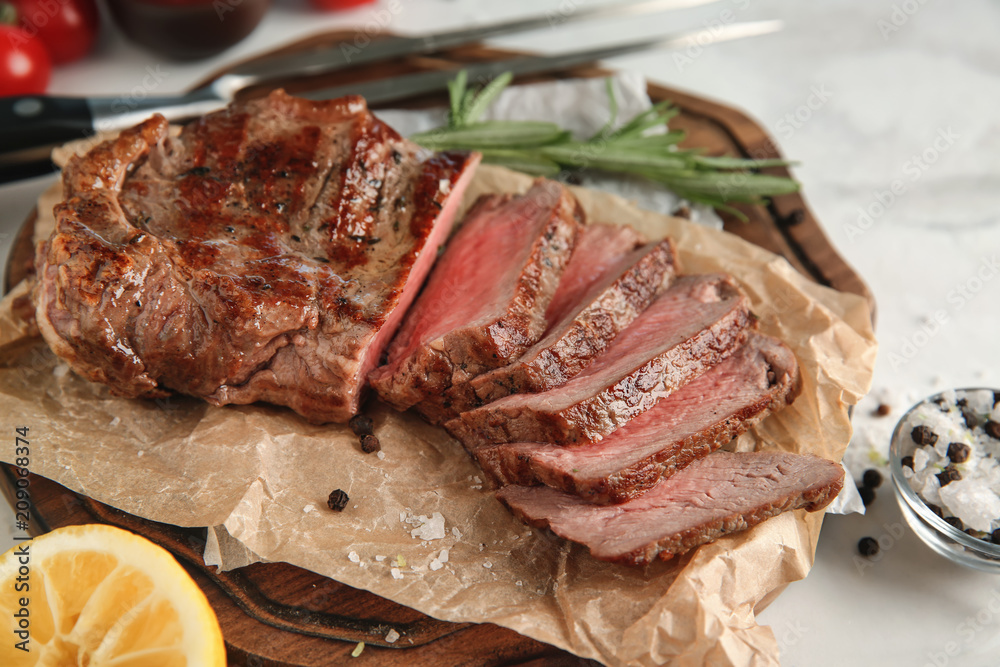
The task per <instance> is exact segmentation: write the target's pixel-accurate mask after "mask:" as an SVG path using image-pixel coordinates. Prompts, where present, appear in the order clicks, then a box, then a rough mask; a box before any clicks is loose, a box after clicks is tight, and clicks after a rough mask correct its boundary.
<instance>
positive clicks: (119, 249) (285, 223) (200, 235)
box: [34, 91, 478, 422]
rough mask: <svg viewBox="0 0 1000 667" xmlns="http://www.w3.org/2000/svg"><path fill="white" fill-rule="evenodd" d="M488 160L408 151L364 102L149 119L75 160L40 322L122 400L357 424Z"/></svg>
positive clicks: (48, 252)
mask: <svg viewBox="0 0 1000 667" xmlns="http://www.w3.org/2000/svg"><path fill="white" fill-rule="evenodd" d="M477 161H478V155H476V154H465V153H440V154H434V153H431V152H429V151H426V150H424V149H422V148H420V147H418V146H417V145H415V144H413V143H411V142H409V141H407V140H405V139H403V138H401V137H400V136H399V135H398V134H397V133H396V132H395V131H393V130H392V129H391V128H389V127H388V126H386V125H385V124H383V123H382V122H380V121H378V120H377V119H376V118H375V117H374V116H372V115H371V114H370V113H369V112H368V109H367V108H366V106H365V102H364V100H363V99H361V98H360V97H347V98H343V99H338V100H331V101H326V102H312V101H308V100H303V99H297V98H294V97H289V96H288V95H285V94H284V93H283V92H280V91H278V92H275V93H272V94H271V95H270V96H268V97H266V98H263V99H258V100H253V101H250V102H243V103H237V104H233V105H231V106H230V107H228V108H227V109H225V110H222V111H220V112H218V113H213V114H211V115H208V116H205V117H204V118H201V119H199V120H196V121H193V122H192V123H190V124H188V125H187V126H186V127H185V128H184V129H183V131H182V132H181V134H180V135H179V136H176V137H171V136H169V133H168V127H167V122H166V120H164V119H163V118H162V117H160V116H154V117H153V118H151V119H150V120H148V121H146V122H144V123H142V124H141V125H138V126H136V127H135V128H132V129H130V130H126V131H125V132H123V133H122V134H121V135H120V136H119V137H118V138H117V139H114V140H111V141H108V142H105V143H103V144H101V145H99V146H97V147H96V148H94V149H93V150H92V151H90V152H89V153H88V154H87V155H86V156H83V157H80V158H75V159H73V160H72V161H71V162H70V164H69V165H67V167H66V169H65V172H64V174H63V182H64V190H65V201H63V202H62V203H61V204H59V205H58V206H57V207H56V218H57V228H56V230H55V232H54V233H53V236H52V237H51V238H50V239H49V240H48V241H47V242H46V243H44V244H42V245H40V247H39V250H38V254H37V261H36V264H37V268H38V275H39V281H38V286H37V288H36V291H35V295H34V296H35V302H36V308H37V318H38V322H39V325H40V328H41V330H42V333H43V335H44V336H45V338H46V340H47V341H48V343H49V345H50V346H51V347H52V349H53V350H54V351H55V352H56V353H57V354H58V355H59V356H61V357H63V358H64V359H66V360H67V361H68V362H69V363H70V365H71V366H72V367H73V369H74V370H75V371H77V372H78V373H80V374H81V375H83V376H84V377H86V378H88V379H90V380H93V381H97V382H103V383H105V384H108V385H109V386H110V388H111V390H112V391H113V392H114V393H116V394H118V395H120V396H126V397H142V396H159V395H163V394H164V393H165V391H166V390H175V391H179V392H183V393H186V394H191V395H194V396H200V397H202V398H205V399H206V400H208V401H210V402H212V403H215V404H217V405H222V404H226V403H250V402H253V401H269V402H271V403H277V404H281V405H287V406H289V407H291V408H292V409H294V410H296V411H297V412H299V413H300V414H302V415H303V416H305V417H306V418H308V419H310V420H312V421H315V422H325V421H346V420H347V419H348V418H350V416H351V415H352V414H354V413H355V412H356V411H357V406H358V402H359V400H360V398H361V393H362V389H363V387H364V385H365V378H366V377H367V374H368V372H369V371H370V370H371V369H372V368H373V367H374V366H375V364H376V363H377V361H378V359H379V358H380V356H381V354H382V349H383V347H384V346H385V345H386V344H387V343H388V341H389V339H390V338H391V336H392V334H393V332H394V330H395V328H396V326H397V325H398V324H399V322H400V320H401V317H402V314H403V312H404V311H405V310H406V309H407V307H408V306H409V304H410V302H411V301H412V299H413V298H414V296H415V294H416V292H417V291H418V290H419V288H420V285H421V284H422V282H423V280H424V278H425V276H426V274H427V273H428V271H429V270H430V266H431V264H432V263H433V262H434V259H435V257H436V253H437V249H438V246H439V245H440V244H441V243H442V241H444V239H445V238H447V236H448V233H449V231H450V228H451V223H452V218H453V217H454V214H455V211H456V209H457V206H458V204H459V201H460V200H461V198H462V192H463V190H464V189H465V186H466V183H467V182H468V180H469V179H470V178H471V174H472V171H473V167H474V165H475V164H476V162H477Z"/></svg>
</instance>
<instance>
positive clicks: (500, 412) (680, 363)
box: [445, 277, 756, 448]
mask: <svg viewBox="0 0 1000 667" xmlns="http://www.w3.org/2000/svg"><path fill="white" fill-rule="evenodd" d="M721 289H722V290H723V292H724V295H725V298H727V299H731V300H732V303H733V305H732V307H731V308H730V309H729V310H728V311H727V312H726V313H725V314H724V315H723V316H722V317H720V318H719V319H718V320H715V321H713V322H710V323H706V326H705V327H704V328H702V329H700V330H698V331H697V332H695V333H694V334H693V335H691V336H690V337H689V338H687V339H686V340H684V341H681V342H680V343H678V344H676V345H674V346H673V347H670V348H669V349H667V350H665V351H663V352H661V353H659V354H657V355H655V356H653V357H652V358H651V359H648V360H647V361H645V362H644V363H643V364H642V365H641V366H639V367H638V368H636V369H635V370H633V371H631V372H630V373H628V374H626V375H624V376H623V377H621V378H617V379H615V380H613V381H612V382H611V383H610V384H607V385H605V386H604V387H603V388H602V389H601V390H599V391H597V392H595V393H593V394H591V395H588V396H587V397H586V398H585V399H583V400H579V401H577V402H574V403H572V404H570V405H568V406H562V405H560V406H559V407H555V408H552V407H549V402H550V401H549V395H550V394H552V395H555V394H557V393H558V392H561V391H562V390H563V387H560V388H556V389H554V390H550V391H549V392H546V393H541V394H534V395H532V399H530V402H526V401H512V400H511V399H515V398H518V397H516V396H512V397H508V398H505V399H501V400H499V401H496V402H494V403H489V404H487V405H484V406H482V407H480V408H476V409H474V410H470V411H468V412H463V413H462V414H461V415H459V416H458V417H457V418H456V419H452V420H451V421H449V422H447V423H446V424H445V428H446V429H448V431H449V433H451V434H452V435H453V436H455V437H456V438H457V439H459V440H460V441H462V443H463V444H465V445H466V447H470V448H473V447H481V446H484V445H487V444H490V443H498V442H548V443H554V444H560V445H583V444H586V443H590V442H596V441H598V440H600V439H601V438H603V437H604V436H605V435H607V434H609V433H611V432H612V431H614V430H615V429H617V428H619V427H621V426H623V425H624V424H625V423H627V422H628V421H629V420H630V419H632V418H634V417H636V416H637V415H640V414H642V413H643V412H645V411H646V410H649V409H650V408H651V407H653V406H654V405H655V404H656V403H657V401H659V400H660V399H661V398H663V397H664V396H667V395H669V394H670V393H671V392H673V391H674V390H676V389H677V388H678V387H680V386H682V385H683V384H684V383H685V382H687V381H688V380H690V379H691V378H693V377H696V376H698V375H700V374H701V373H703V372H705V370H707V369H708V368H711V367H712V366H714V365H715V364H717V363H718V362H719V361H721V360H723V359H725V358H726V357H728V356H729V355H730V354H732V352H733V351H734V350H736V349H737V348H739V347H740V346H741V345H742V344H743V343H744V342H745V341H746V338H747V335H748V333H749V331H750V330H751V329H752V328H753V327H754V326H755V325H756V322H755V320H754V319H753V317H752V315H751V314H750V310H749V301H748V300H747V299H746V297H745V296H743V295H742V293H740V292H739V289H738V287H736V285H735V283H732V282H731V279H730V278H728V277H726V278H725V279H723V280H722V283H721ZM614 353H615V347H614V346H612V347H610V348H608V350H607V352H606V354H609V355H610V354H614ZM565 386H568V385H565ZM565 386H564V387H565ZM553 400H555V399H553Z"/></svg>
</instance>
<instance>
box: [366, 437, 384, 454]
mask: <svg viewBox="0 0 1000 667" xmlns="http://www.w3.org/2000/svg"><path fill="white" fill-rule="evenodd" d="M380 449H382V443H380V442H379V441H378V438H376V437H375V436H374V435H363V436H361V451H363V452H364V453H365V454H371V453H372V452H377V451H379V450H380Z"/></svg>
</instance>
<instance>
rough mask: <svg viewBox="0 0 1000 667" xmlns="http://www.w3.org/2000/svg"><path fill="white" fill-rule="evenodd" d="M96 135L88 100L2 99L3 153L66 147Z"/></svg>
mask: <svg viewBox="0 0 1000 667" xmlns="http://www.w3.org/2000/svg"><path fill="white" fill-rule="evenodd" d="M92 134H94V118H93V115H92V114H91V112H90V106H89V105H88V104H87V100H85V99H83V98H74V97H46V96H44V95H25V96H21V97H3V98H0V153H16V152H20V151H23V150H25V149H30V148H35V147H38V146H47V145H50V144H56V143H59V144H64V143H66V142H67V141H72V140H73V139H80V138H82V137H87V136H90V135H92Z"/></svg>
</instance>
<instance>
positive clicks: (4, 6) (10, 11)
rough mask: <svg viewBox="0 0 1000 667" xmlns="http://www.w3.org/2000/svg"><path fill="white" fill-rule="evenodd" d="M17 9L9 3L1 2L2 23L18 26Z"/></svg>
mask: <svg viewBox="0 0 1000 667" xmlns="http://www.w3.org/2000/svg"><path fill="white" fill-rule="evenodd" d="M18 18H20V17H19V16H18V13H17V7H15V6H14V5H12V4H10V3H9V2H0V23H3V24H6V25H17V19H18Z"/></svg>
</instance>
